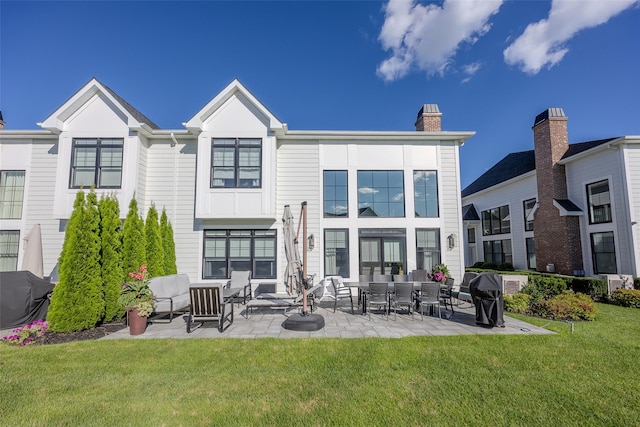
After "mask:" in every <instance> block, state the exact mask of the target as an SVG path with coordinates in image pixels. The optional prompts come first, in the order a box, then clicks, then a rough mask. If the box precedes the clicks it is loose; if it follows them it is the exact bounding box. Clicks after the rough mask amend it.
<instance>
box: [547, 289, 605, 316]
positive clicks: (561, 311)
mask: <svg viewBox="0 0 640 427" xmlns="http://www.w3.org/2000/svg"><path fill="white" fill-rule="evenodd" d="M535 309H536V311H537V313H538V315H539V316H541V317H546V318H548V319H554V320H594V319H595V318H596V308H595V306H594V304H593V300H592V299H591V298H590V297H589V296H588V295H585V294H582V293H574V292H572V291H564V292H562V293H561V294H560V295H556V296H555V297H553V298H550V299H543V300H541V301H539V302H538V303H537V304H536V305H535Z"/></svg>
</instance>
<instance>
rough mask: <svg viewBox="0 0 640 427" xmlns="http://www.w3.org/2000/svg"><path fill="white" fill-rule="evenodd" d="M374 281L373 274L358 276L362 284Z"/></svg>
mask: <svg viewBox="0 0 640 427" xmlns="http://www.w3.org/2000/svg"><path fill="white" fill-rule="evenodd" d="M372 280H373V274H361V275H360V276H358V281H359V282H362V283H369V282H371V281H372Z"/></svg>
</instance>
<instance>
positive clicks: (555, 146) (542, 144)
mask: <svg viewBox="0 0 640 427" xmlns="http://www.w3.org/2000/svg"><path fill="white" fill-rule="evenodd" d="M533 145H534V151H535V159H536V179H537V184H538V210H537V211H536V214H535V219H534V222H533V231H534V236H535V247H536V269H537V270H538V271H547V266H548V265H553V266H554V268H553V270H554V271H555V272H556V273H560V274H567V275H573V273H574V271H575V270H582V269H583V264H582V247H581V243H580V222H579V217H577V216H561V215H560V214H561V212H560V209H559V208H558V207H556V206H555V205H554V199H555V200H560V201H564V200H566V199H567V178H566V174H565V168H564V165H560V164H558V161H559V160H560V159H562V156H563V155H564V154H565V153H566V152H567V150H568V149H569V135H568V132H567V116H565V115H564V111H563V110H562V108H549V109H547V110H545V111H543V112H542V113H540V114H538V115H537V116H536V119H535V122H534V124H533Z"/></svg>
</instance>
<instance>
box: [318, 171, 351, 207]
mask: <svg viewBox="0 0 640 427" xmlns="http://www.w3.org/2000/svg"><path fill="white" fill-rule="evenodd" d="M347 188H348V186H347V171H324V191H323V192H324V217H325V218H331V217H336V216H342V217H347V216H349V203H348V197H347Z"/></svg>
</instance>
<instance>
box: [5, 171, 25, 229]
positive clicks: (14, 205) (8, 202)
mask: <svg viewBox="0 0 640 427" xmlns="http://www.w3.org/2000/svg"><path fill="white" fill-rule="evenodd" d="M23 198H24V171H0V219H20V218H22V203H23Z"/></svg>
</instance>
